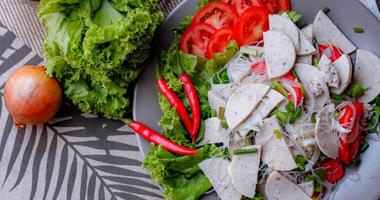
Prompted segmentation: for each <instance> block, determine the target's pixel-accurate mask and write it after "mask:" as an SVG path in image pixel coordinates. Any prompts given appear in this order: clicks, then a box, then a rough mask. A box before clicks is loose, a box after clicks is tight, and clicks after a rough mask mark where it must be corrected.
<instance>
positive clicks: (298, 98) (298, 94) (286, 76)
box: [282, 72, 304, 106]
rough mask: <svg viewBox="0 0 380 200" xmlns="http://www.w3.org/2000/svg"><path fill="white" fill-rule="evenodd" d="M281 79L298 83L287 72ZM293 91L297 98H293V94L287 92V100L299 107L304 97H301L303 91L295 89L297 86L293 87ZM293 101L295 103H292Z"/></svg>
mask: <svg viewBox="0 0 380 200" xmlns="http://www.w3.org/2000/svg"><path fill="white" fill-rule="evenodd" d="M282 78H285V79H288V80H290V81H295V82H298V83H299V80H298V79H297V78H296V77H295V76H294V75H293V74H292V73H291V72H288V73H287V74H285V75H284V76H283V77H282ZM293 90H294V92H295V93H296V95H297V97H296V98H294V97H293V94H292V93H290V92H289V94H288V99H289V101H291V102H292V103H293V104H295V105H297V106H300V105H301V102H302V99H303V98H304V95H303V91H302V89H301V87H297V86H293ZM294 100H295V101H296V102H294Z"/></svg>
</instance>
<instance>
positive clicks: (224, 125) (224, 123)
mask: <svg viewBox="0 0 380 200" xmlns="http://www.w3.org/2000/svg"><path fill="white" fill-rule="evenodd" d="M222 128H223V129H228V124H227V122H226V121H225V120H223V121H222Z"/></svg>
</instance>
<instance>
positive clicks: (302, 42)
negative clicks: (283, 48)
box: [281, 12, 317, 56]
mask: <svg viewBox="0 0 380 200" xmlns="http://www.w3.org/2000/svg"><path fill="white" fill-rule="evenodd" d="M281 16H283V17H286V18H287V19H288V20H289V21H290V22H292V23H293V21H292V20H291V19H290V17H289V16H288V14H286V13H285V12H284V13H282V15H281ZM292 27H295V28H296V29H297V31H298V35H299V47H298V48H297V47H296V51H297V55H301V56H305V55H312V54H315V53H317V49H316V48H315V47H314V46H313V44H312V42H311V41H309V39H308V38H307V37H306V36H305V35H304V34H303V32H302V31H301V30H300V29H299V28H298V27H297V26H296V25H295V24H294V23H293V26H292ZM287 29H289V28H287ZM285 34H286V33H285Z"/></svg>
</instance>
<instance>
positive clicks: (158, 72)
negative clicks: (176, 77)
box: [156, 65, 162, 80]
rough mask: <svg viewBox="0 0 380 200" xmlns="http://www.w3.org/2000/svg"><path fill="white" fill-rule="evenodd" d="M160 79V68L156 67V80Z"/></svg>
mask: <svg viewBox="0 0 380 200" xmlns="http://www.w3.org/2000/svg"><path fill="white" fill-rule="evenodd" d="M161 78H162V74H161V71H160V66H159V65H157V66H156V80H160V79H161Z"/></svg>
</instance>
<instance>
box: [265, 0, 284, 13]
mask: <svg viewBox="0 0 380 200" xmlns="http://www.w3.org/2000/svg"><path fill="white" fill-rule="evenodd" d="M262 1H263V3H264V4H265V6H266V8H267V9H268V10H269V12H270V13H271V14H277V13H279V12H282V11H287V10H290V2H289V0H262Z"/></svg>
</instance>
